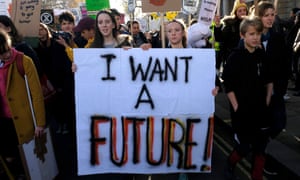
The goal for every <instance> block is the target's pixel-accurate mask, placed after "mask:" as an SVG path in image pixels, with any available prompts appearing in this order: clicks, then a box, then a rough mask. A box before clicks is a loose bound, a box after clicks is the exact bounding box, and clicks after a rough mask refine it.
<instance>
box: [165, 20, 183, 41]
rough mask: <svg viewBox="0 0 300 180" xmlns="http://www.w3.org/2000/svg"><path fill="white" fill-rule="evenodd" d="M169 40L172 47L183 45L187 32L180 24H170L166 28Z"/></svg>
mask: <svg viewBox="0 0 300 180" xmlns="http://www.w3.org/2000/svg"><path fill="white" fill-rule="evenodd" d="M166 32H167V38H168V40H169V42H170V43H171V44H172V45H178V44H182V38H183V37H184V35H185V31H184V29H183V27H182V25H181V24H179V23H178V22H170V23H169V24H167V26H166Z"/></svg>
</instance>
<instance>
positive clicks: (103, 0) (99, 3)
mask: <svg viewBox="0 0 300 180" xmlns="http://www.w3.org/2000/svg"><path fill="white" fill-rule="evenodd" d="M109 7H110V5H109V0H96V1H95V0H86V9H87V10H88V11H99V10H101V9H105V8H109Z"/></svg>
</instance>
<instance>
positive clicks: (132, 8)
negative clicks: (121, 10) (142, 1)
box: [128, 0, 136, 13]
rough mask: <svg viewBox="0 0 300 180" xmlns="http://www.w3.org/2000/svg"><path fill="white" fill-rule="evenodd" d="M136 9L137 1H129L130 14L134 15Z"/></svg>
mask: <svg viewBox="0 0 300 180" xmlns="http://www.w3.org/2000/svg"><path fill="white" fill-rule="evenodd" d="M135 7H136V3H135V0H128V12H130V13H133V12H134V9H135Z"/></svg>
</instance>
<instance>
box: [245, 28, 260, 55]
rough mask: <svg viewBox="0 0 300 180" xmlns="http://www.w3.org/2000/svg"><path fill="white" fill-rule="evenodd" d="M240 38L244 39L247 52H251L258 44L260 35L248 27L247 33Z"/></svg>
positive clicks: (254, 29)
mask: <svg viewBox="0 0 300 180" xmlns="http://www.w3.org/2000/svg"><path fill="white" fill-rule="evenodd" d="M241 37H242V38H243V39H244V45H245V48H246V49H248V51H249V52H253V51H254V50H255V48H256V47H257V46H259V44H260V38H261V33H260V32H258V31H257V30H256V28H255V27H254V26H249V27H248V29H247V32H246V33H245V34H244V35H242V34H241Z"/></svg>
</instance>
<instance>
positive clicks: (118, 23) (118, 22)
mask: <svg viewBox="0 0 300 180" xmlns="http://www.w3.org/2000/svg"><path fill="white" fill-rule="evenodd" d="M115 20H116V23H117V27H120V24H121V17H120V16H115Z"/></svg>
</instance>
